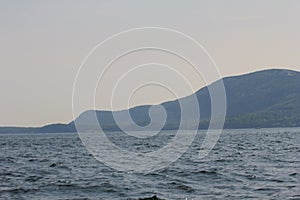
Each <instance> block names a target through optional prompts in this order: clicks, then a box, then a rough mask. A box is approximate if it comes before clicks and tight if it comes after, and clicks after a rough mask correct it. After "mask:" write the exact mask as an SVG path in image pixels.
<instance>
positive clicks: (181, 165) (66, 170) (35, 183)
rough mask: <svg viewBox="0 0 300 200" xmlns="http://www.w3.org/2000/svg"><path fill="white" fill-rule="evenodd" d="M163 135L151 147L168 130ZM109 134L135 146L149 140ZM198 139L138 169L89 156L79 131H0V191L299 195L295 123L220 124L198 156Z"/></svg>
mask: <svg viewBox="0 0 300 200" xmlns="http://www.w3.org/2000/svg"><path fill="white" fill-rule="evenodd" d="M161 135H163V136H162V139H160V140H157V145H156V148H157V146H159V145H161V144H160V142H162V141H163V140H164V139H165V140H166V141H168V139H169V137H172V132H165V133H164V134H161ZM111 139H112V140H114V142H115V143H118V141H119V143H120V144H124V146H126V144H130V145H127V147H128V146H130V148H131V149H133V150H135V151H138V150H139V149H142V150H143V151H145V150H147V148H148V147H149V146H153V141H152V143H151V145H148V144H147V141H146V142H145V141H143V142H141V143H138V142H134V143H132V141H128V138H124V136H120V135H119V134H116V133H115V135H113V136H111ZM202 139H203V133H202V132H199V134H198V137H197V138H196V139H195V141H194V143H193V144H192V145H191V147H190V149H189V150H188V151H187V152H186V153H185V154H184V155H183V156H182V157H181V158H180V159H179V160H177V161H176V162H174V163H173V164H171V165H170V166H169V167H167V168H165V169H163V170H160V171H156V172H153V173H149V174H136V173H127V172H117V171H115V170H113V169H111V168H109V167H107V166H105V165H104V164H102V163H100V162H99V161H97V160H96V159H94V158H93V156H91V155H90V154H89V153H88V151H87V150H86V149H85V147H84V146H83V145H82V143H81V140H80V139H79V137H78V135H77V134H25V135H24V134H23V135H15V134H10V135H0V148H1V151H0V199H139V198H146V197H151V196H153V195H157V196H158V197H159V198H162V199H300V129H299V128H298V129H259V130H225V131H224V133H223V134H222V135H221V138H220V140H219V141H218V143H217V145H216V146H215V148H214V149H213V150H212V151H211V152H210V154H209V155H208V156H207V157H205V158H204V159H198V151H199V146H200V144H201V141H202ZM162 143H163V142H162ZM154 146H155V145H154Z"/></svg>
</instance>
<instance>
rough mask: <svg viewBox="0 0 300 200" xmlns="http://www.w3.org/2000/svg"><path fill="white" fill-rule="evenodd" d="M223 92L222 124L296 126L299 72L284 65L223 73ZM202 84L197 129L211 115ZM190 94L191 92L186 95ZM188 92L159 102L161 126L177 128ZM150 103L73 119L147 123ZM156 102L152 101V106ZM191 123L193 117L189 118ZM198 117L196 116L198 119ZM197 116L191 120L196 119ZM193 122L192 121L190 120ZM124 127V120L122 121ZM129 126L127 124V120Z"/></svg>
mask: <svg viewBox="0 0 300 200" xmlns="http://www.w3.org/2000/svg"><path fill="white" fill-rule="evenodd" d="M221 80H223V83H224V87H225V89H226V95H227V115H226V120H225V125H224V128H271V127H290V126H292V127H295V126H300V114H299V113H300V72H298V71H293V70H288V69H267V70H261V71H256V72H251V73H248V74H242V75H236V76H230V77H224V78H222V79H220V80H217V81H216V82H214V83H212V84H211V85H213V84H216V83H217V82H219V81H221ZM211 85H208V86H205V87H203V88H201V89H199V90H198V91H196V92H195V93H194V94H195V95H196V96H197V98H198V102H199V108H200V114H201V120H200V124H197V126H199V128H200V129H205V128H207V127H208V124H209V121H210V120H209V118H210V116H211V108H210V105H211V101H210V96H209V90H208V88H209V87H210V86H211ZM190 96H192V95H190ZM190 96H187V97H183V98H181V99H176V100H172V101H167V102H163V103H161V104H159V105H160V106H163V107H164V108H165V110H166V112H167V116H168V118H167V121H166V124H165V126H164V127H163V129H165V130H170V129H177V128H178V127H179V124H178V123H179V122H180V107H179V104H178V101H180V100H182V99H188V98H190ZM151 106H152V105H142V106H136V107H133V108H130V109H129V110H126V109H124V110H120V111H107V110H105V111H94V110H89V111H85V112H83V113H82V114H81V115H80V116H79V117H78V118H76V120H78V119H80V118H82V117H87V120H86V121H85V123H86V125H87V126H89V124H88V122H89V120H88V119H89V117H88V115H90V114H96V116H97V119H98V120H99V123H100V124H101V127H102V128H103V130H105V131H118V130H120V129H119V128H118V126H117V124H116V123H115V121H114V119H113V116H112V114H113V113H114V114H115V113H119V114H121V115H122V114H123V113H122V112H127V111H129V113H130V114H131V116H132V118H133V120H134V121H135V122H136V123H137V124H138V125H141V126H146V125H147V124H149V123H150V120H151V119H150V117H149V109H150V108H151ZM156 106H158V105H154V107H156ZM189 120H190V121H189V122H190V123H191V124H192V123H193V122H194V121H193V119H189ZM198 120H199V119H198ZM196 121H197V120H195V122H196ZM194 125H195V124H194ZM124 126H125V127H126V124H125V125H124ZM127 126H128V127H127V128H128V129H129V130H130V128H131V127H130V125H128V124H127ZM75 131H76V129H75V125H74V121H71V122H70V123H68V124H59V123H57V124H49V125H45V126H43V127H0V133H28V132H29V133H30V132H75Z"/></svg>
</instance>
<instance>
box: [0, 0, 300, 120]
mask: <svg viewBox="0 0 300 200" xmlns="http://www.w3.org/2000/svg"><path fill="white" fill-rule="evenodd" d="M299 10H300V1H298V0H294V1H293V0H278V1H277V0H251V1H250V0H249V1H239V0H236V1H233V0H223V1H222V0H219V1H199V0H195V1H174V0H169V1H168V0H165V1H159V0H157V1H156V0H152V1H141V0H136V1H130V0H128V1H121V0H120V1H115V0H107V1H100V0H99V1H38V0H36V1H31V0H28V1H14V0H7V1H4V0H3V1H0V66H1V67H0V76H1V79H0V90H1V103H0V109H1V115H0V125H1V126H4V125H5V126H8V125H9V126H10V125H17V126H39V125H44V124H47V123H53V122H69V121H71V120H72V86H73V82H74V79H75V75H76V72H77V70H78V68H79V66H80V63H81V62H82V60H83V59H84V58H85V57H86V56H87V54H88V52H89V51H90V50H91V49H92V48H93V47H94V46H95V45H97V44H98V43H99V42H101V41H103V40H104V39H106V38H107V37H109V36H110V35H112V34H115V33H118V32H120V31H123V30H126V29H130V28H136V27H144V26H156V27H157V26H158V27H167V28H172V29H176V30H178V31H181V32H184V33H186V34H188V35H190V36H192V37H193V38H195V39H196V40H197V41H199V42H200V43H201V44H202V45H203V46H204V47H205V48H206V49H207V51H208V52H209V53H210V55H211V56H212V58H213V59H214V60H215V62H216V63H217V65H218V66H219V69H220V72H221V75H222V76H229V75H236V74H242V73H247V72H251V71H255V70H260V69H265V68H289V69H294V70H299V71H300V54H299V52H300V37H299V35H300V12H299ZM150 39H151V38H150ZM176 63H177V64H178V63H179V61H178V62H176ZM174 64H175V61H174ZM99 67H102V66H99ZM182 67H183V68H184V65H182ZM114 70H115V71H116V72H119V71H118V68H117V67H115V69H114ZM162 73H163V72H162ZM187 73H188V72H187ZM145 77H149V74H145ZM166 77H167V76H166ZM187 77H188V78H190V79H191V83H192V86H193V88H195V89H199V88H200V87H202V86H203V85H204V82H203V81H199V82H197V81H196V80H197V79H196V78H195V77H194V78H193V73H190V76H189V75H187ZM111 84H112V85H113V84H114V83H111ZM164 93H165V94H166V95H164ZM138 94H140V95H138ZM147 94H150V96H147ZM184 95H187V94H186V93H184V92H182V93H179V96H184ZM99 97H100V98H105V97H104V96H103V95H102V96H101V95H99ZM172 97H174V96H172V94H171V93H168V92H166V91H164V90H163V89H162V88H159V87H157V86H152V87H150V86H149V88H146V87H145V88H144V90H140V91H137V92H136V95H135V97H134V98H133V99H131V100H130V106H133V105H140V104H144V103H147V104H148V103H158V102H161V101H164V100H167V99H170V98H172ZM120 101H121V100H120ZM126 101H127V100H126ZM119 103H120V105H117V106H116V108H122V107H124V105H127V104H122V102H119ZM126 103H127V102H126ZM97 108H98V109H109V105H107V104H101V105H98V104H97Z"/></svg>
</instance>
